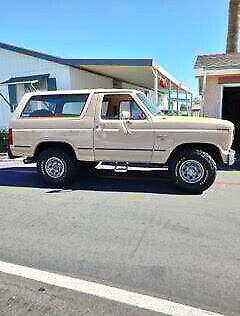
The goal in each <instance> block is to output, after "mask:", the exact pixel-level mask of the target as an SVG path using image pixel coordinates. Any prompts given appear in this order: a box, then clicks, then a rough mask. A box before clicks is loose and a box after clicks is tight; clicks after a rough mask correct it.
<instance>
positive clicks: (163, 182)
mask: <svg viewBox="0 0 240 316" xmlns="http://www.w3.org/2000/svg"><path fill="white" fill-rule="evenodd" d="M0 186H1V187H22V188H39V189H47V191H46V193H48V194H51V193H62V192H64V191H84V190H88V191H105V192H106V191H109V192H135V193H155V194H171V195H197V194H196V193H189V192H182V191H181V190H179V189H178V188H176V187H175V186H174V184H172V183H171V182H170V181H169V179H168V173H167V170H161V171H158V172H156V171H148V172H139V171H137V172H136V171H135V172H134V171H129V172H128V173H124V174H123V173H121V174H119V173H118V174H115V173H113V172H109V171H104V172H102V171H97V170H96V171H94V172H91V173H88V172H82V173H81V172H80V173H79V180H78V181H77V182H76V183H74V184H73V185H70V186H65V187H58V188H51V187H50V186H49V185H47V184H46V183H44V182H43V181H42V179H41V178H40V177H39V175H38V174H37V172H36V168H32V167H12V168H11V167H8V168H1V169H0Z"/></svg>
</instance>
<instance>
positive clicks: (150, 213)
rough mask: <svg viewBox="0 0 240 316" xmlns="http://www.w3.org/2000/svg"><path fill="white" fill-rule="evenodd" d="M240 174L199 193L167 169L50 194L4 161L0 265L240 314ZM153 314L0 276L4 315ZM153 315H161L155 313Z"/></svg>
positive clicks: (221, 177) (0, 167)
mask: <svg viewBox="0 0 240 316" xmlns="http://www.w3.org/2000/svg"><path fill="white" fill-rule="evenodd" d="M239 194H240V171H238V170H234V171H219V172H218V177H217V180H216V182H215V184H214V186H213V187H212V188H210V190H208V191H207V192H205V193H203V194H202V195H192V194H183V193H182V192H180V191H178V190H177V189H176V188H175V187H174V186H173V185H172V184H171V183H169V182H168V179H167V174H166V172H164V171H161V172H158V173H157V174H156V173H151V172H148V173H147V174H136V173H134V172H133V173H131V174H129V175H120V176H112V175H111V174H108V175H107V176H103V175H102V174H100V175H97V176H96V175H92V176H90V177H86V176H85V175H84V176H83V177H82V178H80V180H79V182H78V183H77V184H75V185H74V186H72V187H70V188H65V189H51V188H49V187H47V186H46V185H45V184H44V183H42V182H41V180H40V179H39V178H38V175H37V174H36V173H35V169H34V168H32V167H31V166H30V167H29V166H28V167H25V166H23V165H22V164H21V163H20V162H19V163H0V237H1V238H0V261H5V262H10V263H15V264H19V265H22V266H28V267H34V268H36V269H40V270H44V271H49V272H55V273H59V274H63V275H67V276H72V277H75V278H80V279H83V280H89V281H94V282H98V283H101V284H106V285H110V286H113V287H117V288H121V289H126V290H129V291H133V292H137V293H142V294H146V295H150V296H154V297H159V298H164V299H167V300H172V301H174V302H178V303H182V304H186V305H190V306H194V307H197V308H201V309H206V310H208V311H213V312H218V313H223V314H226V315H236V316H237V315H240V206H239V205H240V203H239V202H240V198H239ZM27 311H28V315H144V316H145V315H155V314H156V313H154V312H150V311H147V310H144V309H139V308H136V307H132V306H131V307H130V306H127V305H124V304H119V303H116V302H111V301H108V300H104V299H100V298H97V297H91V296H88V295H85V294H79V293H75V292H74V291H70V290H66V289H61V288H58V287H54V286H50V285H46V284H39V283H38V282H36V281H31V280H27V279H23V278H19V277H15V276H10V275H7V274H4V273H0V314H1V315H18V316H19V315H24V316H25V315H26V313H27ZM156 315H159V314H156Z"/></svg>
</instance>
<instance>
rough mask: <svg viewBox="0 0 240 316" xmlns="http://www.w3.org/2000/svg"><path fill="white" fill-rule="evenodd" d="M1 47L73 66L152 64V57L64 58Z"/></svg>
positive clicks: (8, 46) (5, 47)
mask: <svg viewBox="0 0 240 316" xmlns="http://www.w3.org/2000/svg"><path fill="white" fill-rule="evenodd" d="M0 48H2V49H6V50H9V51H12V52H15V53H20V54H24V55H28V56H32V57H36V58H40V59H44V60H48V61H52V62H55V63H58V64H62V65H68V66H73V67H81V66H86V65H89V66H90V65H101V66H104V65H107V66H150V67H151V66H152V59H64V58H60V57H55V56H51V55H48V54H43V53H39V52H36V51H33V50H30V49H26V48H22V47H17V46H13V45H9V44H5V43H2V42H0Z"/></svg>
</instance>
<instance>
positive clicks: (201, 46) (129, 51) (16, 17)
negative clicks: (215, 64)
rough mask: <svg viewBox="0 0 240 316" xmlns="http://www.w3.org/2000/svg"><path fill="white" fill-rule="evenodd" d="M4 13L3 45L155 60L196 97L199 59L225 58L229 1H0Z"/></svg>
mask: <svg viewBox="0 0 240 316" xmlns="http://www.w3.org/2000/svg"><path fill="white" fill-rule="evenodd" d="M0 7H1V19H0V42H4V43H8V44H12V45H16V46H20V47H24V48H29V49H32V50H36V51H39V52H43V53H47V54H51V55H55V56H59V57H62V58H152V59H153V60H154V63H155V64H158V65H161V66H162V67H163V68H164V69H166V70H167V71H168V72H169V73H171V74H172V75H173V76H174V77H175V78H176V79H177V80H179V81H180V82H181V83H182V84H184V85H185V86H187V87H190V88H191V89H192V90H193V91H194V94H195V95H196V94H197V91H198V89H197V80H196V79H195V78H194V72H193V65H194V59H195V57H196V56H197V55H200V54H211V53H213V54H214V53H224V52H225V46H226V29H227V0H200V1H199V0H83V1H82V0H38V1H33V0H11V1H10V0H9V1H5V0H0ZM0 71H1V70H0Z"/></svg>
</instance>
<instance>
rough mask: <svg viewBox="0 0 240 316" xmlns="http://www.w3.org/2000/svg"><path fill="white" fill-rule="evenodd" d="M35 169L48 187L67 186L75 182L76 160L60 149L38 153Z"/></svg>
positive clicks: (49, 149)
mask: <svg viewBox="0 0 240 316" xmlns="http://www.w3.org/2000/svg"><path fill="white" fill-rule="evenodd" d="M37 169H38V172H39V174H40V176H41V177H42V178H43V180H44V181H45V182H47V183H49V184H50V185H53V186H62V185H67V184H71V183H73V182H74V181H75V180H76V176H77V160H76V159H75V158H74V157H73V156H72V155H71V154H69V153H68V152H65V151H63V150H61V149H58V148H52V149H51V148H48V149H45V150H44V151H43V152H41V153H40V155H39V157H38V159H37Z"/></svg>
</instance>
